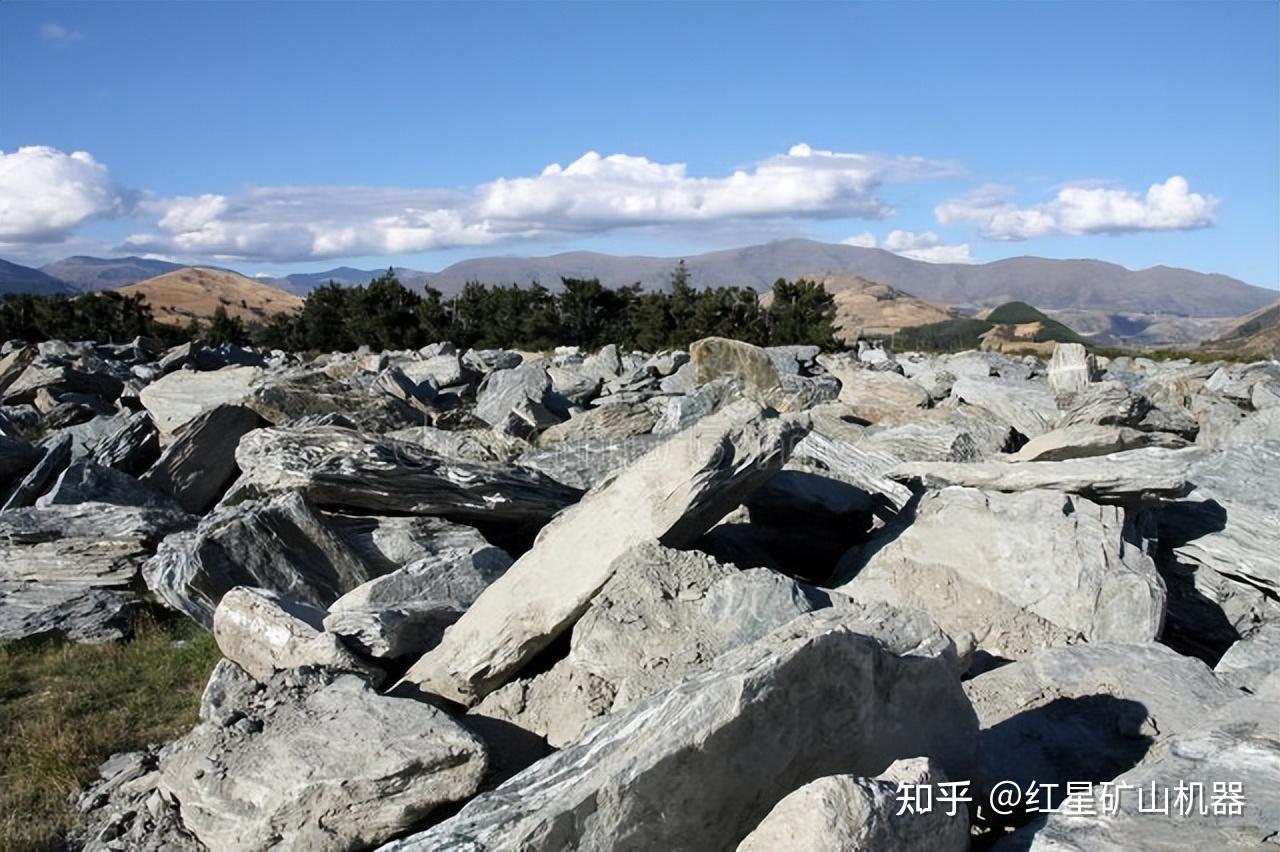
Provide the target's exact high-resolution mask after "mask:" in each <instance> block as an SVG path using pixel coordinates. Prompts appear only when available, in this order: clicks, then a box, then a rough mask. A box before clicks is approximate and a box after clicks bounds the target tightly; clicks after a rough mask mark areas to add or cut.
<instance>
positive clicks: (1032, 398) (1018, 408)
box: [951, 376, 1059, 438]
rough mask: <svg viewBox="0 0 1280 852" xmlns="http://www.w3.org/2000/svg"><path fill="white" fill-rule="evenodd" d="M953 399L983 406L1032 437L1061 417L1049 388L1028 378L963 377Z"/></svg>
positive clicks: (1047, 429) (1045, 429) (956, 383)
mask: <svg viewBox="0 0 1280 852" xmlns="http://www.w3.org/2000/svg"><path fill="white" fill-rule="evenodd" d="M951 399H953V400H955V401H956V402H965V403H968V404H969V405H979V406H982V407H983V408H985V409H987V410H988V411H990V412H991V413H992V414H994V415H995V416H996V417H998V418H999V419H1001V420H1003V421H1004V422H1005V423H1008V424H1009V425H1010V426H1012V427H1013V428H1015V429H1017V430H1018V431H1019V432H1021V433H1022V434H1023V435H1025V436H1026V437H1028V438H1034V437H1035V436H1036V435H1039V434H1041V433H1042V432H1047V431H1049V430H1050V429H1052V428H1053V426H1054V424H1055V423H1056V422H1057V420H1058V417H1059V411H1058V405H1057V403H1056V402H1054V399H1053V393H1052V392H1050V390H1049V388H1048V387H1047V386H1045V385H1042V384H1034V383H1031V382H1026V381H1007V380H1005V379H998V378H981V377H971V376H960V377H959V378H958V379H956V381H955V384H953V385H952V386H951Z"/></svg>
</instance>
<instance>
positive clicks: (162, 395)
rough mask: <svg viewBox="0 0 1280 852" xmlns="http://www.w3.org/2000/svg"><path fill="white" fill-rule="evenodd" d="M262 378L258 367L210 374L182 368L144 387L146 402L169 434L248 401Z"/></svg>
mask: <svg viewBox="0 0 1280 852" xmlns="http://www.w3.org/2000/svg"><path fill="white" fill-rule="evenodd" d="M261 377H262V370H260V369H259V368H257V367H224V368H222V369H221V370H211V371H209V372H206V373H197V372H194V371H191V370H179V371H178V372H174V373H170V374H169V375H167V376H165V377H164V378H162V379H157V380H156V381H154V382H152V383H151V384H149V385H147V386H146V387H145V388H143V389H142V394H141V398H142V404H143V405H144V406H145V407H146V409H147V411H149V412H151V418H152V419H153V420H154V421H155V424H156V427H157V428H158V429H159V430H160V432H161V434H163V435H168V434H170V433H172V432H173V431H174V430H175V429H177V428H178V427H179V426H181V425H183V424H184V423H187V422H189V421H191V420H194V419H195V418H196V417H198V416H200V415H201V414H203V413H204V412H206V411H208V410H210V409H211V408H216V407H217V406H219V405H241V404H243V403H245V402H247V401H248V400H250V399H251V398H252V397H253V395H254V384H255V383H256V382H257V381H258V380H259V379H260V378H261Z"/></svg>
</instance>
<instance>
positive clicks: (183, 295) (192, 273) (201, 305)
mask: <svg viewBox="0 0 1280 852" xmlns="http://www.w3.org/2000/svg"><path fill="white" fill-rule="evenodd" d="M120 292H121V293H123V294H125V295H127V296H142V298H143V299H144V300H145V301H146V303H147V304H148V305H150V306H151V311H152V313H154V314H155V318H156V319H157V320H159V321H160V322H165V323H170V324H172V325H185V324H186V323H188V322H190V321H191V319H192V318H196V319H208V318H209V317H211V316H213V314H214V312H215V311H216V310H217V309H218V308H219V307H223V308H225V309H226V311H227V314H228V315H230V316H233V317H238V318H240V319H242V320H244V321H245V322H265V321H266V320H268V319H270V318H271V316H272V315H273V314H279V313H291V312H293V311H297V310H301V309H302V299H300V298H298V297H297V296H294V295H292V294H290V293H286V292H284V291H283V290H280V289H278V288H276V287H271V286H269V285H267V284H259V283H258V282H257V281H254V280H253V279H251V278H245V277H244V276H243V275H236V274H235V273H233V272H222V271H220V270H216V269H204V268H202V267H188V268H185V269H178V270H174V271H173V272H166V273H165V274H164V275H157V276H156V277H155V278H148V279H147V280H146V281H139V282H138V283H137V284H130V285H129V286H128V287H122V288H121V289H120Z"/></svg>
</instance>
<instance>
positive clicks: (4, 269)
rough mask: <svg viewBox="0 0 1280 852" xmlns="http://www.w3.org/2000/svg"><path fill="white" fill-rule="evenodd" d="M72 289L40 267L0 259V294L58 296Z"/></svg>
mask: <svg viewBox="0 0 1280 852" xmlns="http://www.w3.org/2000/svg"><path fill="white" fill-rule="evenodd" d="M70 289H71V288H69V287H68V286H67V285H66V284H65V283H64V282H62V281H60V280H58V279H57V278H54V277H53V276H51V275H46V274H45V273H43V272H41V271H40V270H39V269H33V268H32V267H30V266H22V265H20V264H17V263H10V262H9V261H7V260H0V295H7V294H9V293H32V294H34V295H37V296H56V295H60V294H66V293H68V291H69V290H70Z"/></svg>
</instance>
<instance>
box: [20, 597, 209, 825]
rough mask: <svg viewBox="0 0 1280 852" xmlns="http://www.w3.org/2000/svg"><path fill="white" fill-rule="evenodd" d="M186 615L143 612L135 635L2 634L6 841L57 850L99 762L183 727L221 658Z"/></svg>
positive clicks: (181, 730) (190, 719)
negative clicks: (102, 640)
mask: <svg viewBox="0 0 1280 852" xmlns="http://www.w3.org/2000/svg"><path fill="white" fill-rule="evenodd" d="M218 657H219V654H218V649H217V646H216V645H215V644H214V642H213V637H212V636H210V635H209V634H208V633H206V632H205V631H204V630H202V629H201V628H200V627H198V626H197V625H195V624H194V623H192V622H190V621H188V620H187V619H185V618H181V619H179V618H172V617H169V618H166V617H164V616H162V615H153V614H151V613H145V614H143V615H142V616H140V617H139V620H138V624H137V628H136V631H135V636H134V638H133V639H132V640H131V641H128V642H118V643H106V644H102V645H77V644H74V643H68V642H61V641H39V642H26V641H24V642H10V643H0V849H14V850H28V849H30V850H36V849H56V848H59V847H60V846H61V842H62V838H63V837H64V835H65V834H66V832H67V831H68V829H70V828H72V827H73V826H74V825H75V824H76V820H77V814H76V812H75V810H74V808H72V806H71V803H70V801H69V797H70V796H71V794H72V793H74V792H75V791H77V790H79V789H80V788H81V787H83V786H84V785H85V784H86V783H87V782H89V781H92V780H93V779H94V778H96V777H97V772H96V769H97V767H98V765H99V764H100V763H101V762H102V761H103V760H105V759H106V758H107V757H108V756H110V755H111V754H113V753H115V752H118V751H134V750H137V749H139V748H141V747H143V746H145V745H147V744H148V743H154V742H161V741H164V740H169V739H172V738H173V737H175V736H177V735H179V734H182V733H185V732H186V731H187V730H188V729H189V728H190V727H191V726H192V725H193V724H195V722H196V715H197V711H198V709H199V706H200V693H201V691H202V690H203V689H204V685H205V682H206V681H207V680H208V677H209V673H210V672H211V671H212V670H213V666H214V664H215V663H216V662H217V661H218Z"/></svg>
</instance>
